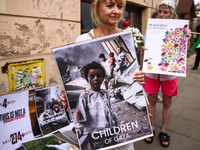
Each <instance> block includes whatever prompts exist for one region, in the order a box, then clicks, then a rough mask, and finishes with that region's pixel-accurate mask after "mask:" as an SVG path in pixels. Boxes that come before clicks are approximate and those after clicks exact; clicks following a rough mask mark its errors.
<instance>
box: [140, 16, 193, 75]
mask: <svg viewBox="0 0 200 150" xmlns="http://www.w3.org/2000/svg"><path fill="white" fill-rule="evenodd" d="M188 23H189V22H188V20H180V19H148V23H147V31H146V42H145V47H146V48H147V50H146V51H145V53H144V61H143V69H142V70H143V71H144V72H145V73H155V74H165V75H175V76H182V77H185V76H186V62H187V36H186V31H187V29H188Z"/></svg>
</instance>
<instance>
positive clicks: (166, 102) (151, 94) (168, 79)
mask: <svg viewBox="0 0 200 150" xmlns="http://www.w3.org/2000/svg"><path fill="white" fill-rule="evenodd" d="M177 5H178V0H163V1H162V2H161V4H160V5H159V10H158V16H157V18H159V19H177V14H176V11H175V9H176V6H177ZM186 36H187V37H188V39H189V38H190V37H191V33H190V30H189V29H187V34H186ZM147 48H148V47H147ZM160 86H161V88H162V90H161V92H162V94H163V110H162V128H161V131H160V133H159V138H160V144H161V146H163V147H168V146H169V141H170V136H169V135H168V134H167V133H166V128H167V124H168V121H169V119H170V115H171V109H172V97H173V96H178V77H177V76H173V75H163V74H153V73H146V74H145V85H144V89H145V92H146V93H148V100H149V106H148V107H149V111H150V113H151V114H152V129H153V130H154V119H155V114H156V102H157V99H158V92H159V88H160ZM154 133H155V132H154ZM154 136H155V135H154ZM153 138H154V137H151V138H147V139H145V141H146V142H147V143H152V142H153Z"/></svg>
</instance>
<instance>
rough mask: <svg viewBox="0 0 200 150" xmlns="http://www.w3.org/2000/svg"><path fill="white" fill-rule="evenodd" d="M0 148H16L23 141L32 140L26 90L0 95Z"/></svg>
mask: <svg viewBox="0 0 200 150" xmlns="http://www.w3.org/2000/svg"><path fill="white" fill-rule="evenodd" d="M0 103H1V105H0V127H1V136H0V148H1V149H17V148H19V147H20V146H22V143H23V142H26V141H29V140H34V139H35V138H34V136H33V133H32V128H31V122H30V115H29V107H28V91H23V92H18V93H13V94H8V95H2V96H0Z"/></svg>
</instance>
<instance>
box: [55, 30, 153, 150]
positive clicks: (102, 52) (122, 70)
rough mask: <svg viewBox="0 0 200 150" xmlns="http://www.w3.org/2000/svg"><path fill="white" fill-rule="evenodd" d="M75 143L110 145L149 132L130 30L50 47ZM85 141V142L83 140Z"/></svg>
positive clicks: (96, 147)
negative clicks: (72, 123)
mask: <svg viewBox="0 0 200 150" xmlns="http://www.w3.org/2000/svg"><path fill="white" fill-rule="evenodd" d="M52 52H53V55H54V58H55V60H56V63H57V66H58V69H59V72H60V76H61V78H62V82H63V86H64V88H65V93H66V96H67V99H68V103H69V106H70V109H71V112H72V116H73V122H74V124H75V127H76V133H77V136H78V137H79V144H80V147H81V149H85V150H87V149H91V148H92V149H101V148H114V147H117V146H120V145H125V144H128V143H131V142H135V141H138V140H142V139H145V138H147V137H150V136H152V130H151V125H150V119H149V115H148V110H147V106H146V100H145V93H144V90H143V87H142V85H140V84H139V83H137V82H135V81H134V79H133V74H134V72H135V71H138V61H137V58H136V52H135V46H134V42H133V35H132V31H130V30H129V31H124V32H122V33H117V34H113V35H109V36H105V37H101V38H96V39H92V40H88V41H83V42H80V43H75V44H70V45H66V46H61V47H57V48H53V49H52ZM88 145H89V146H88Z"/></svg>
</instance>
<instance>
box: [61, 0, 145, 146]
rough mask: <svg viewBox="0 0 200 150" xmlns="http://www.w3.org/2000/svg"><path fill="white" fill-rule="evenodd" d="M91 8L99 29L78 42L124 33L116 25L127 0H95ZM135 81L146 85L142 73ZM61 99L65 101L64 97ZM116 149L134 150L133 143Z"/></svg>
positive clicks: (135, 74)
mask: <svg viewBox="0 0 200 150" xmlns="http://www.w3.org/2000/svg"><path fill="white" fill-rule="evenodd" d="M91 7H92V9H91V15H92V21H93V23H94V24H95V26H97V28H95V29H92V30H90V32H88V33H85V34H82V35H80V36H79V37H78V38H77V39H76V42H81V41H85V40H90V39H92V38H98V37H103V36H107V35H111V34H115V33H120V32H123V30H122V29H120V28H118V27H116V25H117V24H118V23H119V21H121V20H123V13H124V11H125V7H126V0H94V1H93V3H92V5H91ZM133 79H134V80H135V81H138V82H139V83H140V84H142V85H144V73H143V72H142V71H138V72H135V73H134V76H133ZM61 99H63V97H62V96H61ZM116 149H120V150H121V149H125V150H133V149H134V147H133V144H132V143H131V144H127V145H125V146H121V147H119V148H116Z"/></svg>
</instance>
